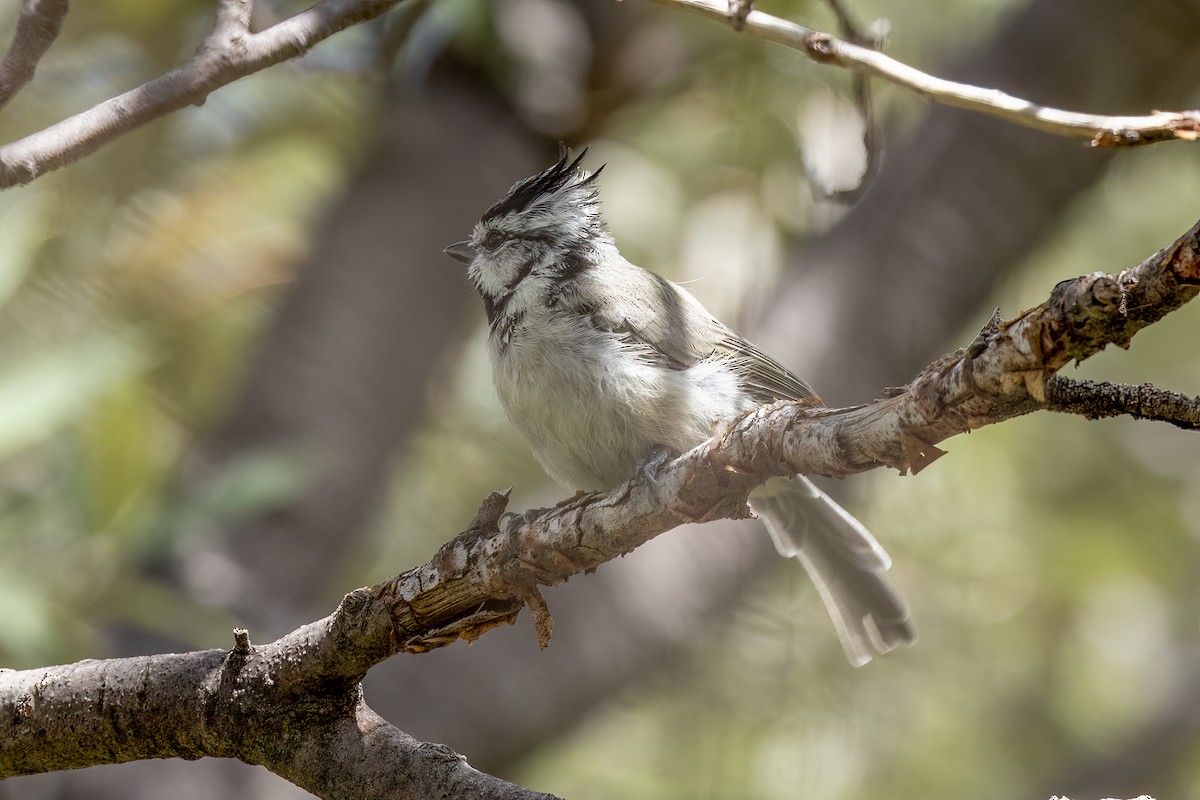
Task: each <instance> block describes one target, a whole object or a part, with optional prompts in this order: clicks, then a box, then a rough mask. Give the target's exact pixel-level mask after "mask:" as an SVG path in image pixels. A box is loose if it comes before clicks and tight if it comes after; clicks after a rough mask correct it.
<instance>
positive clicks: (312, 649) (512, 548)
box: [0, 222, 1200, 798]
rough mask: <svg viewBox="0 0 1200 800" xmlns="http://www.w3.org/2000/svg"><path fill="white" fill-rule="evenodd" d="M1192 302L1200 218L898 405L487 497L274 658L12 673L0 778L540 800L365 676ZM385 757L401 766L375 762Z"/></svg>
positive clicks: (1004, 414)
mask: <svg viewBox="0 0 1200 800" xmlns="http://www.w3.org/2000/svg"><path fill="white" fill-rule="evenodd" d="M1197 293H1200V222H1197V223H1196V225H1194V226H1193V227H1192V228H1191V229H1190V230H1189V231H1188V232H1187V233H1186V234H1184V236H1182V237H1181V238H1180V239H1179V240H1177V241H1176V242H1175V243H1174V244H1172V245H1171V246H1169V247H1167V248H1164V249H1163V250H1161V251H1159V252H1158V253H1156V254H1155V255H1154V256H1152V257H1150V258H1148V259H1146V260H1145V261H1144V262H1142V263H1141V264H1139V265H1138V266H1136V267H1133V268H1131V269H1128V270H1125V271H1124V272H1122V273H1120V274H1119V275H1107V274H1105V273H1100V272H1097V273H1092V274H1090V275H1085V276H1082V277H1079V278H1076V279H1074V280H1069V281H1063V282H1062V283H1060V284H1058V285H1057V286H1056V287H1055V288H1054V290H1053V291H1052V292H1051V294H1050V297H1049V299H1048V300H1047V301H1046V302H1044V303H1042V304H1041V305H1039V306H1037V307H1036V308H1033V309H1031V310H1029V311H1026V312H1024V313H1022V314H1020V315H1019V316H1017V317H1016V318H1015V319H1013V320H1009V321H1002V320H1000V318H999V316H998V315H996V316H994V317H993V319H992V320H991V321H989V323H988V325H987V326H985V328H984V329H983V331H981V332H980V334H979V336H978V337H977V338H976V340H975V342H973V343H972V344H971V346H970V347H969V348H967V349H965V350H960V351H958V352H956V353H953V354H950V355H947V356H943V357H942V358H940V359H938V361H936V362H935V363H933V364H931V365H930V366H929V367H927V368H926V369H925V370H923V371H922V372H921V374H920V375H918V376H917V378H916V380H914V381H913V382H912V383H910V384H909V385H908V386H906V387H904V388H902V389H897V390H894V391H892V392H890V393H889V396H888V397H886V398H885V399H882V400H878V401H876V402H874V403H871V404H869V405H864V406H857V407H853V408H845V409H829V408H823V407H819V406H813V405H804V404H797V403H790V402H779V403H775V404H773V405H770V406H766V407H764V408H761V409H758V410H756V411H754V412H751V413H749V414H746V415H745V416H743V417H742V418H740V419H738V420H737V421H735V422H734V423H733V424H732V425H731V426H730V427H729V429H728V430H727V431H725V432H724V433H722V434H721V435H719V436H716V437H714V438H713V439H711V440H709V441H708V442H705V443H704V444H702V445H700V446H698V447H696V448H694V449H693V450H691V451H689V452H688V453H685V454H683V455H682V456H680V457H679V458H678V459H676V460H674V461H672V462H671V463H669V464H666V465H664V466H663V467H662V468H660V469H659V470H658V471H657V473H656V474H655V475H654V477H653V478H648V477H647V476H645V475H644V474H642V471H639V472H638V474H637V475H636V476H635V478H634V479H633V480H631V481H629V482H627V483H625V484H623V485H621V486H619V487H617V488H615V489H613V490H611V491H609V492H604V493H592V494H585V495H581V496H578V497H575V498H572V499H571V500H569V501H566V502H564V503H562V504H560V505H559V506H557V507H555V508H553V509H549V510H541V511H533V512H528V513H526V514H525V515H522V516H520V517H518V518H516V520H515V521H514V522H513V523H512V524H510V525H508V526H507V527H506V528H505V529H504V530H501V529H500V527H499V520H500V518H501V516H502V514H503V512H504V509H505V506H506V505H507V496H506V495H501V494H492V495H491V496H490V497H489V498H488V499H487V500H486V501H485V502H484V504H483V506H482V507H481V508H480V510H479V513H478V514H477V515H476V517H475V519H474V520H473V521H472V523H471V524H470V525H469V526H468V528H467V530H466V531H464V532H463V533H461V534H460V535H458V536H457V537H455V538H454V539H453V540H451V541H450V542H448V543H447V544H445V545H444V546H443V547H442V548H441V549H440V550H439V551H438V552H437V553H436V554H435V555H434V557H433V559H431V560H430V561H429V563H427V564H425V565H423V566H421V567H418V568H416V569H412V570H409V571H408V572H405V573H403V574H401V575H398V576H396V577H394V578H392V579H390V580H387V581H385V582H383V583H380V584H378V585H376V586H374V587H370V588H365V589H358V590H356V591H354V592H351V593H350V594H348V595H346V597H345V598H344V599H343V601H342V603H341V604H340V605H339V606H338V608H337V610H336V611H335V612H334V613H333V614H332V615H330V616H329V617H327V618H325V619H323V620H319V621H317V622H314V623H311V624H309V625H306V626H304V627H302V628H300V629H298V630H296V631H294V632H292V633H290V634H288V635H287V636H284V637H283V638H281V639H279V640H278V641H276V642H274V643H272V644H269V645H265V646H263V647H254V646H252V645H251V644H250V640H249V637H248V635H246V634H245V633H244V632H238V633H237V634H236V635H235V646H234V648H233V649H232V650H231V651H229V652H223V651H216V650H210V651H204V652H197V653H189V654H183V655H164V656H152V657H143V658H133V659H114V660H110V661H84V662H80V663H78V664H73V665H68V666H63V667H51V668H48V669H41V670H26V671H22V672H14V671H0V777H5V776H9V775H15V774H26V773H30V772H39V771H46V770H54V769H64V768H72V767H80V766H86V765H89V764H96V763H112V762H119V761H128V760H132V759H140V758H158V757H165V756H179V757H183V758H198V757H201V756H226V757H233V758H238V759H241V760H243V761H246V762H248V763H253V764H262V765H264V766H266V767H268V768H269V769H272V770H273V771H275V772H277V773H279V774H280V775H283V776H284V777H286V778H288V779H289V780H292V781H293V782H294V783H296V784H297V785H300V786H302V787H304V788H308V789H311V790H312V791H315V792H317V793H319V794H320V795H321V796H323V797H330V798H342V797H346V798H349V797H360V798H361V797H367V798H370V797H384V796H387V797H453V796H471V797H494V798H533V797H544V795H537V794H535V793H532V792H529V791H527V790H524V789H521V788H520V787H516V786H513V785H512V784H507V783H504V782H503V781H499V780H497V779H495V778H491V777H489V776H486V775H482V774H481V773H478V772H477V771H475V770H473V769H471V768H470V767H468V766H467V765H466V763H465V762H464V761H462V760H461V759H459V758H458V757H457V756H455V755H454V754H452V753H450V752H449V751H447V750H446V749H444V748H441V747H440V746H435V745H428V744H422V743H419V742H416V741H415V740H413V739H411V738H410V737H408V736H406V735H405V734H403V733H401V732H400V731H398V730H396V729H394V728H392V727H391V726H390V725H388V724H387V723H385V722H383V721H382V720H380V719H379V718H378V717H377V716H376V715H375V714H374V712H371V711H370V709H368V708H367V707H366V705H365V704H364V702H363V700H362V697H361V691H360V689H359V681H360V680H361V679H362V678H363V676H364V675H365V674H366V672H367V670H369V669H370V668H371V667H372V666H374V665H375V664H378V663H379V662H381V661H383V660H385V659H387V658H388V657H390V656H391V655H393V654H396V653H420V652H425V651H427V650H429V649H432V648H436V647H441V646H444V645H447V644H450V643H452V642H454V641H456V640H458V639H467V640H468V641H470V640H472V639H474V638H476V637H478V636H480V635H482V634H483V633H485V632H486V631H488V630H489V629H491V628H493V627H495V626H498V625H501V624H504V623H512V622H513V621H514V620H515V619H516V617H517V615H518V614H519V612H520V610H521V608H522V607H524V606H526V605H528V606H529V607H530V609H531V610H532V612H533V618H534V624H535V628H536V630H537V632H538V637H539V640H540V642H541V644H542V645H543V646H545V644H546V643H547V641H548V640H549V637H550V632H551V619H550V615H549V611H548V609H547V608H546V604H545V601H544V600H543V599H542V597H541V594H540V592H539V588H538V587H539V586H551V585H555V584H558V583H561V582H563V581H565V580H567V579H568V578H569V577H570V576H571V575H575V574H579V573H581V572H590V571H593V570H595V569H596V568H597V567H599V566H600V565H601V564H603V563H605V562H607V561H609V560H611V559H613V558H615V557H616V556H618V555H623V554H625V553H628V552H630V551H631V550H633V549H634V548H636V547H638V546H639V545H641V544H643V543H644V542H646V541H648V540H649V539H651V538H653V537H654V536H657V535H658V534H660V533H662V532H664V531H667V530H670V529H671V528H674V527H676V526H677V525H680V524H682V523H684V522H704V521H708V520H713V519H720V518H732V519H737V518H743V517H746V516H748V515H749V513H750V511H749V508H748V506H747V505H746V497H747V495H748V494H749V493H750V491H751V490H753V489H754V488H755V487H756V486H758V485H759V484H761V483H762V482H764V481H765V480H767V479H769V478H771V477H774V476H779V475H794V474H797V473H804V474H810V475H826V476H835V477H840V476H843V475H847V474H850V473H853V472H862V471H865V470H868V469H873V468H875V467H879V466H890V467H893V468H896V469H899V470H900V471H901V472H907V471H912V472H917V471H919V470H920V469H922V468H923V467H925V466H926V465H927V464H929V463H930V462H931V461H933V460H934V459H936V458H937V457H939V456H940V455H941V454H942V453H941V451H940V450H938V448H937V447H936V444H937V443H938V442H940V441H942V440H943V439H946V438H949V437H950V436H954V435H956V434H958V433H962V432H965V431H969V430H972V429H974V428H978V427H981V426H983V425H988V424H993V423H996V422H1000V421H1003V420H1005V419H1010V418H1012V417H1015V416H1018V415H1021V414H1026V413H1029V412H1031V411H1035V410H1038V409H1054V410H1063V409H1064V406H1065V405H1066V404H1067V403H1064V402H1062V401H1060V400H1059V399H1056V397H1057V394H1056V393H1057V392H1058V391H1059V389H1058V388H1057V387H1055V386H1054V380H1052V378H1053V376H1054V374H1055V373H1056V372H1057V371H1058V370H1059V369H1061V368H1062V367H1063V366H1065V365H1066V364H1068V363H1069V362H1071V361H1072V360H1075V361H1079V360H1082V359H1085V358H1088V357H1089V356H1091V355H1094V354H1095V353H1097V352H1099V351H1100V350H1101V349H1103V348H1104V347H1106V346H1108V345H1110V344H1116V345H1118V346H1126V345H1127V344H1128V343H1129V341H1130V339H1131V337H1132V336H1133V335H1134V334H1136V333H1137V331H1139V330H1141V329H1142V328H1144V327H1146V326H1148V325H1150V324H1153V323H1154V322H1156V321H1157V320H1159V319H1161V318H1162V317H1163V316H1165V315H1166V314H1168V313H1170V312H1171V311H1173V310H1175V309H1177V308H1179V307H1180V306H1182V305H1183V304H1184V303H1186V302H1188V301H1189V300H1191V299H1192V298H1193V297H1195V296H1196V294H1197ZM1173 402H1174V404H1175V405H1176V406H1177V407H1178V408H1177V409H1176V411H1174V412H1173V413H1174V415H1175V416H1176V417H1178V418H1180V419H1183V418H1184V417H1185V416H1186V417H1187V418H1189V419H1194V418H1195V417H1196V416H1197V415H1198V414H1200V399H1186V398H1176V399H1175V400H1174V401H1173ZM1127 407H1129V404H1128V403H1126V404H1125V405H1124V406H1120V410H1117V407H1114V408H1113V409H1110V410H1112V411H1113V413H1125V411H1124V409H1125V408H1127ZM1083 413H1085V414H1087V415H1089V416H1095V415H1103V413H1104V410H1103V409H1099V410H1098V409H1097V408H1096V407H1093V406H1088V408H1087V409H1086V410H1085V411H1084V412H1083ZM380 749H382V750H383V751H386V752H387V753H388V754H389V757H388V758H386V759H378V758H364V757H363V754H364V752H365V751H368V750H370V751H371V752H373V753H374V752H379V751H380Z"/></svg>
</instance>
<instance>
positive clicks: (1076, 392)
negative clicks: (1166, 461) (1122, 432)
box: [1045, 376, 1200, 431]
mask: <svg viewBox="0 0 1200 800" xmlns="http://www.w3.org/2000/svg"><path fill="white" fill-rule="evenodd" d="M1045 407H1046V408H1047V409H1048V410H1050V411H1062V412H1065V413H1068V414H1080V415H1082V416H1085V417H1087V418H1088V419H1101V418H1103V417H1118V416H1122V415H1128V416H1131V417H1133V418H1134V419H1145V420H1154V421H1157V422H1166V423H1169V424H1171V425H1174V426H1175V427H1177V428H1183V429H1184V430H1191V431H1194V430H1200V398H1195V397H1189V396H1188V395H1186V394H1180V393H1179V392H1169V391H1167V390H1166V389H1159V388H1158V387H1157V386H1154V385H1153V384H1149V383H1143V384H1141V385H1140V386H1130V385H1129V384H1127V383H1109V382H1107V381H1100V382H1097V381H1076V380H1071V379H1070V378H1063V377H1061V376H1055V377H1054V378H1053V379H1052V380H1049V381H1047V382H1046V406H1045Z"/></svg>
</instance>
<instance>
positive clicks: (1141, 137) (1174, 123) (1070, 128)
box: [655, 0, 1200, 147]
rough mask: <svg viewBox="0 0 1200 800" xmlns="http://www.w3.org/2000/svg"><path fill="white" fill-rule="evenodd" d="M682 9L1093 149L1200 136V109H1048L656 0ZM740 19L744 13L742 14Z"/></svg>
mask: <svg viewBox="0 0 1200 800" xmlns="http://www.w3.org/2000/svg"><path fill="white" fill-rule="evenodd" d="M655 2H658V3H662V4H664V5H669V6H681V7H683V8H686V9H690V10H692V11H696V12H698V13H700V14H703V15H704V16H706V17H708V18H709V19H714V20H717V21H718V22H724V23H728V24H730V25H731V26H732V27H733V28H734V30H738V31H745V32H747V33H750V34H753V35H754V36H757V37H759V38H761V39H766V40H767V41H770V42H775V43H776V44H781V45H783V46H784V47H788V48H790V49H792V50H797V51H799V52H801V53H803V54H804V55H806V56H807V57H808V58H810V59H812V60H813V61H816V62H817V63H819V64H833V65H835V66H839V67H844V68H846V69H850V70H854V71H856V72H865V73H867V74H870V75H875V76H876V77H879V78H883V79H884V80H885V81H888V82H890V83H894V84H895V85H897V86H900V87H902V88H904V89H908V90H909V91H912V92H916V93H917V94H919V95H921V96H923V97H927V98H929V99H930V100H933V101H935V102H938V103H944V104H945V105H949V106H954V107H956V108H964V109H967V110H969V111H977V112H979V113H982V114H988V115H989V116H993V117H999V118H1000V119H1004V120H1007V121H1009V122H1013V123H1016V124H1018V125H1024V126H1025V127H1027V128H1033V129H1035V130H1039V131H1044V132H1046V133H1053V134H1057V135H1059V136H1068V137H1071V138H1082V139H1089V140H1090V141H1091V144H1092V146H1093V147H1128V146H1133V145H1143V144H1154V143H1157V142H1164V141H1171V140H1184V141H1195V140H1196V139H1198V138H1200V110H1192V111H1178V112H1167V111H1156V112H1154V113H1152V114H1147V115H1142V116H1101V115H1097V114H1082V113H1078V112H1074V111H1064V110H1061V109H1057V108H1048V107H1046V106H1041V105H1038V104H1037V103H1033V102H1030V101H1029V100H1022V99H1021V98H1019V97H1012V96H1011V95H1007V94H1005V93H1004V92H1001V91H999V90H997V89H985V88H981V87H979V86H971V85H969V84H965V83H956V82H954V81H948V80H944V79H942V78H936V77H934V76H932V75H929V74H927V73H924V72H921V71H920V70H918V69H914V68H913V67H910V66H908V65H907V64H903V63H901V62H899V61H896V60H895V59H894V58H890V57H888V56H885V55H884V54H883V53H880V52H877V51H875V50H872V49H870V48H868V47H861V46H859V45H856V44H851V43H850V42H845V41H842V40H840V39H837V38H836V37H834V36H831V35H830V34H828V33H823V32H821V31H816V30H812V29H811V28H805V27H804V26H802V25H797V24H796V23H794V22H789V21H787V20H784V19H780V18H779V17H774V16H771V15H770V14H765V13H763V12H761V11H753V10H752V11H750V12H749V13H747V14H746V15H745V17H744V19H739V20H734V19H733V18H731V16H730V13H729V8H728V6H727V4H726V2H724V0H655ZM739 16H740V15H739Z"/></svg>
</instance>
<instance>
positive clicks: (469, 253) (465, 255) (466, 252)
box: [442, 239, 475, 264]
mask: <svg viewBox="0 0 1200 800" xmlns="http://www.w3.org/2000/svg"><path fill="white" fill-rule="evenodd" d="M442 252H443V253H445V254H446V255H448V256H450V257H451V258H453V259H454V260H455V261H461V262H462V263H464V264H470V263H471V261H472V260H473V259H474V258H475V248H474V247H471V240H470V239H464V240H463V241H461V242H455V243H454V244H452V245H450V246H449V247H447V248H446V249H445V250H443V251H442Z"/></svg>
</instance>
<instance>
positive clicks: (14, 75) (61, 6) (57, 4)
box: [0, 0, 70, 108]
mask: <svg viewBox="0 0 1200 800" xmlns="http://www.w3.org/2000/svg"><path fill="white" fill-rule="evenodd" d="M69 10H70V0H22V2H21V12H20V15H19V16H18V17H17V29H16V31H15V32H14V33H13V40H12V44H10V45H9V46H8V52H7V53H5V54H4V60H3V61H0V108H4V106H6V105H8V101H10V100H12V99H13V98H14V97H16V96H17V93H18V92H20V91H21V89H23V88H25V85H26V84H28V83H29V82H30V81H31V80H33V73H34V72H35V71H36V70H37V65H38V62H39V61H41V60H42V56H44V55H46V51H47V50H49V49H50V45H52V44H54V40H55V39H57V38H58V34H59V33H60V32H61V31H62V24H63V19H65V18H66V16H67V11H69Z"/></svg>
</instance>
